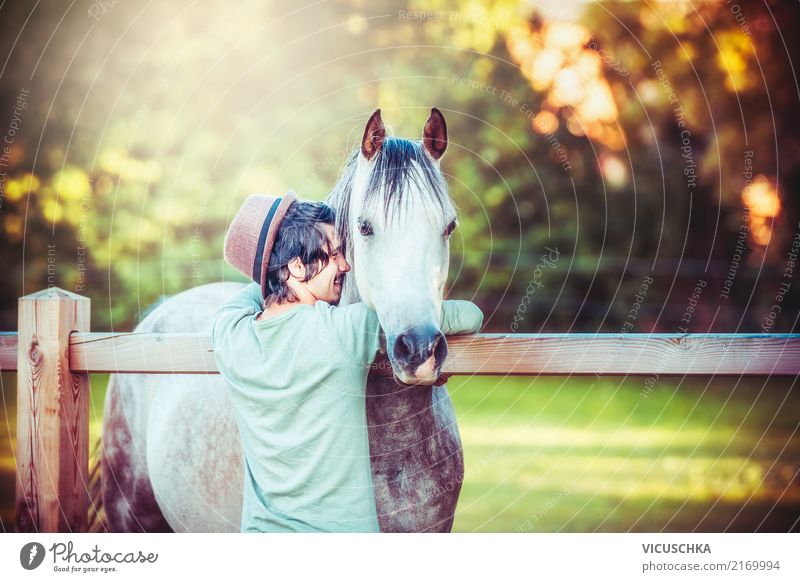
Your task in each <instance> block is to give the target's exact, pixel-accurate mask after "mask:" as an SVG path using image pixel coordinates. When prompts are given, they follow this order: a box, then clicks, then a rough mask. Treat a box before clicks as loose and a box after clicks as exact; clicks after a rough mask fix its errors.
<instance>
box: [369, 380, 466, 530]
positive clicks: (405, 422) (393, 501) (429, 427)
mask: <svg viewBox="0 0 800 582" xmlns="http://www.w3.org/2000/svg"><path fill="white" fill-rule="evenodd" d="M367 423H368V427H369V437H370V457H371V462H372V478H373V484H374V487H375V500H376V505H377V510H378V522H379V524H380V528H381V531H385V532H397V531H414V532H423V531H428V532H449V531H450V530H451V528H452V526H453V517H454V515H455V510H456V504H457V502H458V495H459V493H460V491H461V483H462V481H463V479H464V456H463V451H462V449H461V438H460V436H459V433H458V427H457V425H456V419H455V413H454V411H453V406H452V403H451V402H450V397H449V395H448V393H447V388H446V387H445V386H433V387H431V386H400V385H398V384H397V383H396V382H395V381H394V379H392V378H381V379H372V378H371V379H370V380H369V382H368V383H367Z"/></svg>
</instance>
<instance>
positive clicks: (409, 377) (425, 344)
mask: <svg viewBox="0 0 800 582" xmlns="http://www.w3.org/2000/svg"><path fill="white" fill-rule="evenodd" d="M393 340H394V341H393V342H392V344H391V345H392V347H391V350H390V351H389V353H390V355H391V357H392V364H393V366H394V367H395V368H396V369H395V373H396V374H397V375H398V376H399V377H400V379H401V380H402V381H403V382H405V383H406V384H432V383H433V382H435V381H436V379H437V378H438V377H439V371H440V370H441V367H442V364H443V363H444V360H445V358H446V357H447V340H446V339H445V337H444V334H443V333H442V332H441V331H440V330H439V329H438V328H436V327H434V326H432V325H429V324H426V325H419V326H416V327H412V328H411V329H408V330H406V331H405V332H403V333H401V334H400V335H398V336H396V337H395V338H393Z"/></svg>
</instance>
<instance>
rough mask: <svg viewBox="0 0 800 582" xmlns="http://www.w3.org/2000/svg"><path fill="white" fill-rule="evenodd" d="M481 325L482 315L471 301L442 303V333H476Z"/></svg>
mask: <svg viewBox="0 0 800 582" xmlns="http://www.w3.org/2000/svg"><path fill="white" fill-rule="evenodd" d="M482 325H483V313H481V310H480V308H479V307H478V306H477V305H475V304H474V303H472V302H471V301H460V300H450V301H442V333H444V334H445V335H458V334H464V333H476V332H477V331H478V330H479V329H480V328H481V326H482Z"/></svg>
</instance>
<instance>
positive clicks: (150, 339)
mask: <svg viewBox="0 0 800 582" xmlns="http://www.w3.org/2000/svg"><path fill="white" fill-rule="evenodd" d="M89 307H90V305H89V299H88V298H86V297H81V296H79V295H75V294H73V293H69V292H67V291H63V290H61V289H58V288H50V289H47V290H45V291H40V292H38V293H34V294H32V295H28V296H25V297H22V298H20V300H19V327H18V333H13V332H10V333H2V334H0V371H12V370H16V371H17V502H16V527H17V530H18V531H41V532H53V531H85V530H86V517H87V505H88V495H87V489H88V487H87V483H88V457H89V408H88V393H89V390H88V389H89V373H90V372H113V373H142V374H216V373H218V371H217V368H216V364H215V363H214V354H213V351H212V348H211V342H210V338H208V337H207V336H204V335H198V334H177V333H164V334H155V333H147V334H138V333H91V332H90V331H89ZM448 350H449V354H448V357H447V360H446V361H445V364H444V369H443V371H444V372H445V373H447V374H460V375H463V374H469V375H474V374H477V375H573V374H577V375H631V374H636V375H649V374H658V375H681V376H684V375H707V376H715V375H735V376H741V375H748V376H771V375H789V376H796V375H798V373H800V334H681V335H678V334H632V333H631V334H587V333H576V334H477V335H472V336H462V337H450V338H448ZM373 368H374V371H375V373H377V374H379V375H381V374H389V373H391V367H390V366H389V365H388V362H387V361H386V359H385V358H383V359H380V360H379V361H378V362H377V363H376V364H375V366H373Z"/></svg>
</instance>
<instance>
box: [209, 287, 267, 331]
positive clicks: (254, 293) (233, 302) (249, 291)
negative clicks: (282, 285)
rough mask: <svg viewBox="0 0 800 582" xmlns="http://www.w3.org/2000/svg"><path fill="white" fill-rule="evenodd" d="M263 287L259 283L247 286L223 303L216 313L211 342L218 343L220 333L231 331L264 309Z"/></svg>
mask: <svg viewBox="0 0 800 582" xmlns="http://www.w3.org/2000/svg"><path fill="white" fill-rule="evenodd" d="M262 305H263V303H262V299H261V287H260V286H259V285H258V284H257V283H253V284H252V285H248V286H246V287H245V288H244V289H242V290H241V291H239V292H237V293H236V294H235V295H234V296H233V297H231V298H230V299H228V300H227V301H226V302H225V303H223V304H222V307H220V308H219V309H218V310H217V313H216V314H215V315H214V323H213V325H212V326H211V344H212V345H216V343H217V340H218V339H219V338H220V337H221V336H220V334H221V333H223V332H224V331H231V330H232V329H233V328H234V327H235V326H236V325H238V324H239V323H241V322H242V321H244V320H245V319H246V318H248V317H250V316H252V315H253V314H255V313H258V312H260V311H262Z"/></svg>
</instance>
